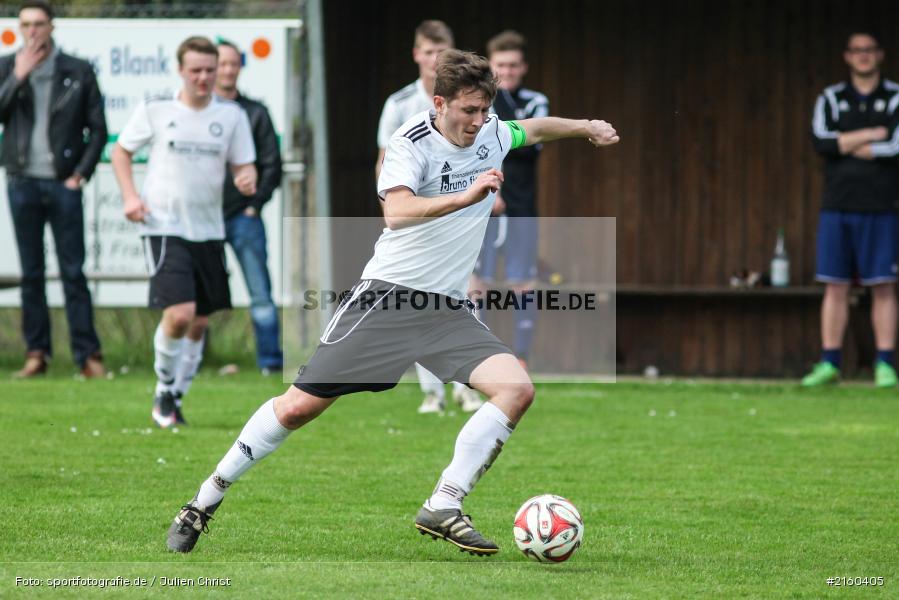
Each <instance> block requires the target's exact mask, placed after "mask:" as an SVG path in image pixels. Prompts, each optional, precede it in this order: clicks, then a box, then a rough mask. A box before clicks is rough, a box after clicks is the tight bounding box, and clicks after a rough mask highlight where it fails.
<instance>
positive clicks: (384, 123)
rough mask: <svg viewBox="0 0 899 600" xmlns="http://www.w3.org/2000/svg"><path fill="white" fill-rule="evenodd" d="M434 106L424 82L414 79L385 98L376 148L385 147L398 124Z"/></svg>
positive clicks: (432, 98)
mask: <svg viewBox="0 0 899 600" xmlns="http://www.w3.org/2000/svg"><path fill="white" fill-rule="evenodd" d="M432 108H434V97H433V96H429V95H428V92H427V91H425V84H424V83H423V82H422V80H421V79H416V80H415V81H414V82H412V83H410V84H409V85H407V86H406V87H404V88H403V89H401V90H400V91H398V92H396V93H395V94H393V95H391V96H390V97H389V98H387V102H385V103H384V109H383V110H382V111H381V121H380V122H379V123H378V148H386V147H387V143H388V142H389V141H390V138H391V136H392V135H393V134H394V133H396V130H397V129H399V128H400V126H401V125H402V124H403V123H405V122H406V121H408V120H409V119H411V118H412V117H413V116H415V115H416V114H418V113H420V112H421V111H423V110H431V109H432Z"/></svg>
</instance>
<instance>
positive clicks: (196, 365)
mask: <svg viewBox="0 0 899 600" xmlns="http://www.w3.org/2000/svg"><path fill="white" fill-rule="evenodd" d="M208 328H209V317H208V316H206V315H197V316H196V317H194V320H193V322H192V323H191V324H190V327H188V329H187V333H186V334H185V336H184V339H183V341H182V342H181V360H180V361H178V367H177V371H176V374H175V385H174V394H175V422H176V423H178V424H179V425H187V421H186V420H185V419H184V414H183V412H182V408H183V403H184V397H185V396H186V395H187V392H188V390H190V385H191V383H193V380H194V377H195V376H196V375H197V371H199V370H200V363H202V362H203V348H204V346H205V343H206V330H207V329H208Z"/></svg>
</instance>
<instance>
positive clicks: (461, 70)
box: [434, 50, 496, 102]
mask: <svg viewBox="0 0 899 600" xmlns="http://www.w3.org/2000/svg"><path fill="white" fill-rule="evenodd" d="M470 90H477V91H479V92H482V93H483V94H484V96H485V97H486V98H487V100H489V101H490V102H493V99H494V98H495V97H496V77H495V76H494V75H493V71H492V70H491V69H490V63H489V62H487V59H486V58H484V57H483V56H478V55H477V54H475V53H474V52H463V51H462V50H444V51H443V52H441V53H440V55H439V56H438V57H437V79H436V80H435V81H434V95H435V96H443V97H444V98H446V99H447V101H449V100H452V99H453V98H455V97H456V94H459V93H460V92H467V91H470Z"/></svg>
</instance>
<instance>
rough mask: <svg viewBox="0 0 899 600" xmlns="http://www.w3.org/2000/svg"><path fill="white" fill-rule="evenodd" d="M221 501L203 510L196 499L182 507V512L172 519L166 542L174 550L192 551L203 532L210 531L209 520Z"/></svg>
mask: <svg viewBox="0 0 899 600" xmlns="http://www.w3.org/2000/svg"><path fill="white" fill-rule="evenodd" d="M220 504H221V501H219V502H217V503H215V504H213V505H212V506H210V507H208V508H206V509H205V510H203V509H202V508H200V507H199V506H198V505H197V501H196V499H194V500H191V501H190V504H185V505H184V506H182V507H181V512H179V513H178V516H176V517H175V520H174V521H172V525H171V526H170V527H169V532H168V536H167V537H166V544H167V545H168V547H169V550H171V551H172V552H190V551H191V550H193V549H194V546H196V545H197V540H198V539H200V534H201V533H209V525H208V523H209V521H211V520H212V513H214V512H215V510H216V509H217V508H218V507H219V505H220Z"/></svg>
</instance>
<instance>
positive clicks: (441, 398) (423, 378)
mask: <svg viewBox="0 0 899 600" xmlns="http://www.w3.org/2000/svg"><path fill="white" fill-rule="evenodd" d="M415 373H416V374H417V375H418V385H419V386H421V391H422V392H423V393H424V395H425V397H424V399H423V400H422V401H421V405H420V406H419V407H418V412H419V414H433V413H442V412H443V410H444V408H446V390H445V388H444V386H443V382H442V381H441V380H440V378H439V377H437V376H436V375H434V374H433V373H431V372H430V371H428V370H427V369H425V368H424V367H423V366H421V365H420V364H418V363H415Z"/></svg>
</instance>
